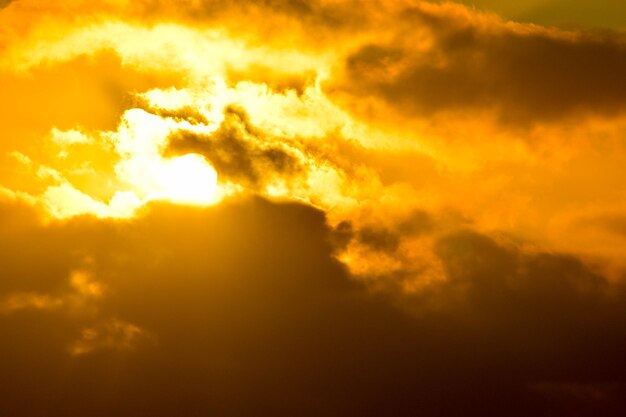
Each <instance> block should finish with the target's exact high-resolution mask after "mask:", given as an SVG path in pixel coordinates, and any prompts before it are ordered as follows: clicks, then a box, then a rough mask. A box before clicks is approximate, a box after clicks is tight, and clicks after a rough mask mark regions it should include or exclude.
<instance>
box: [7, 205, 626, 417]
mask: <svg viewBox="0 0 626 417" xmlns="http://www.w3.org/2000/svg"><path fill="white" fill-rule="evenodd" d="M2 210H3V211H2V220H3V222H4V224H7V225H11V228H12V229H11V228H9V229H6V228H3V229H2V242H3V255H4V256H2V258H1V260H0V264H1V265H2V268H3V270H2V272H3V273H2V276H3V280H2V283H3V286H2V290H1V294H2V295H6V294H10V293H12V292H14V291H15V290H17V289H19V290H20V291H28V290H30V291H35V292H41V293H46V292H49V293H54V291H56V289H57V288H59V287H62V286H63V285H64V284H63V283H64V282H65V280H66V279H67V276H68V274H69V273H70V271H72V270H74V269H76V268H86V269H88V270H89V271H90V273H91V274H92V275H93V278H94V280H97V281H98V282H100V283H102V284H103V285H104V286H106V288H107V293H106V296H105V297H104V298H103V299H101V300H99V301H97V302H98V313H97V315H95V316H94V315H93V314H83V313H80V312H68V311H64V310H62V309H61V310H53V311H33V310H20V311H16V312H13V313H11V314H0V330H1V331H2V334H3V340H5V342H4V343H2V344H1V346H0V370H1V372H2V375H3V381H4V382H3V383H2V384H0V414H2V415H29V416H35V417H36V416H43V415H46V416H61V415H90V416H109V415H116V416H135V415H144V414H150V415H155V416H161V415H162V416H170V415H173V414H176V415H207V414H211V415H250V416H253V415H258V416H266V415H267V416H269V415H272V416H281V415H285V416H286V415H302V416H308V415H310V416H319V415H325V416H333V415H337V416H339V415H342V416H343V415H372V416H380V415H394V416H413V415H417V414H423V415H429V416H437V415H439V416H456V415H465V416H472V415H476V416H485V415H507V416H529V415H532V416H580V415H603V416H618V415H623V412H624V410H625V409H626V403H625V402H624V398H626V397H625V396H624V394H626V377H625V375H626V361H624V358H623V346H624V344H625V343H626V332H625V331H624V329H625V328H626V327H625V324H626V323H625V320H626V319H625V317H626V314H625V313H626V311H625V310H626V292H625V291H624V290H623V289H622V288H621V287H619V286H615V285H609V284H608V283H607V282H606V281H605V280H604V279H603V277H601V276H599V275H597V274H595V273H593V272H591V271H590V270H589V269H587V268H586V267H585V266H584V265H583V264H582V263H581V262H580V261H578V260H577V259H576V258H573V257H569V256H564V255H556V254H546V253H537V254H525V253H522V252H520V251H519V250H517V249H515V248H512V247H506V246H502V245H500V244H498V243H496V242H495V241H494V240H492V239H490V238H489V237H486V236H483V235H479V234H476V233H473V232H459V233H455V234H451V235H447V236H446V237H444V238H441V239H440V240H439V242H438V244H437V253H438V256H439V257H440V258H441V260H442V262H443V263H444V266H445V269H446V271H447V276H448V280H447V282H445V283H442V284H440V285H439V286H438V288H436V289H434V290H432V291H431V292H430V293H424V294H423V295H422V296H412V297H408V296H402V297H398V296H394V297H393V298H390V297H391V295H390V294H389V295H385V294H379V295H376V294H372V293H369V292H368V291H367V290H366V289H365V288H363V287H362V286H361V285H359V284H357V283H356V282H355V281H354V280H352V279H351V278H350V277H349V275H348V274H347V272H346V270H345V269H344V267H343V266H342V265H341V264H339V263H338V262H337V261H335V260H334V257H333V256H332V247H331V240H330V238H331V233H330V230H329V229H328V227H327V226H326V225H325V219H324V216H323V215H322V213H320V212H318V211H316V210H314V209H311V208H308V207H305V206H301V205H296V204H273V203H269V202H267V201H264V200H244V201H239V202H230V203H226V204H223V205H221V206H218V207H213V208H209V209H194V208H183V207H176V206H168V205H155V206H152V207H151V208H150V209H149V210H147V211H146V212H145V213H144V214H143V215H142V216H141V217H140V218H137V219H135V220H124V221H108V220H97V219H92V218H76V219H73V220H70V221H67V222H63V223H53V224H51V225H48V226H43V225H41V224H40V223H39V222H37V221H36V220H35V219H34V216H33V214H32V213H31V214H29V211H28V209H26V208H25V207H21V206H14V205H13V206H12V205H7V204H5V205H3V206H2ZM418 217H423V215H418ZM415 223H417V224H418V225H422V224H424V223H425V222H424V221H421V220H416V221H415ZM426 223H427V222H426ZM10 229H11V230H10ZM11 246H15V248H14V249H12V248H11ZM38 248H42V249H38ZM43 248H47V249H45V250H44V249H43ZM20 251H23V253H24V255H22V256H21V258H20V257H19V256H18V254H19V253H20ZM16 271H17V272H19V274H16ZM433 299H436V300H438V301H439V304H440V308H438V309H425V308H422V307H423V306H424V305H426V304H428V303H432V300H433ZM394 305H395V306H396V307H394ZM400 306H401V308H400ZM137 335H141V337H138V336H137ZM71 348H72V349H74V350H72V349H71ZM71 352H75V353H80V354H78V355H77V356H72V355H71V354H70V353H71Z"/></svg>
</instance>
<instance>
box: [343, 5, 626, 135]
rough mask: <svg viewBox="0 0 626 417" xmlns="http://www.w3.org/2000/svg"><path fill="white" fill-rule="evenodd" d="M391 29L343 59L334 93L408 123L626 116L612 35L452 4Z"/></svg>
mask: <svg viewBox="0 0 626 417" xmlns="http://www.w3.org/2000/svg"><path fill="white" fill-rule="evenodd" d="M396 22H397V23H396V26H397V27H398V28H399V29H397V35H396V36H395V37H393V38H392V39H391V40H390V41H377V42H370V43H368V44H366V45H363V46H361V47H359V48H357V50H356V51H355V52H354V53H353V54H352V55H350V56H349V57H347V59H346V60H345V79H344V81H343V82H344V83H345V84H343V85H342V84H341V83H339V84H337V86H336V88H338V89H339V90H344V91H348V92H349V94H350V95H354V96H356V97H359V98H361V99H362V98H368V97H375V98H378V99H381V100H382V101H383V102H385V103H387V104H388V105H389V106H390V107H392V108H393V109H395V110H396V111H397V112H399V113H401V114H403V115H405V116H420V117H429V116H432V115H433V114H437V113H440V112H445V111H461V112H469V113H475V112H480V111H484V110H495V111H496V114H497V116H498V118H499V119H500V120H501V121H503V122H505V123H513V124H515V125H532V124H534V123H536V122H545V121H554V120H558V119H562V118H567V117H572V116H578V115H586V114H601V115H615V114H617V113H620V112H622V111H623V110H624V107H625V104H626V102H625V101H624V96H625V93H626V91H625V88H626V87H624V83H623V82H621V78H622V74H623V73H624V71H625V70H626V39H625V38H624V36H623V35H622V34H620V33H618V32H604V33H593V32H559V31H557V30H551V29H545V28H541V27H536V26H526V27H522V26H520V25H518V26H516V25H514V24H512V23H505V22H504V21H500V20H497V19H496V18H494V17H492V16H485V15H482V14H479V13H476V12H472V11H469V10H467V9H464V8H463V7H462V6H452V5H447V6H438V7H434V6H426V5H417V6H415V7H410V8H407V9H406V10H404V12H403V13H402V14H401V15H400V16H396ZM409 27H413V28H415V30H412V31H411V30H408V29H405V28H409ZM357 100H358V99H357Z"/></svg>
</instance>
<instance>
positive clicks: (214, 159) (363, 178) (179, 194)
mask: <svg viewBox="0 0 626 417" xmlns="http://www.w3.org/2000/svg"><path fill="white" fill-rule="evenodd" d="M20 3H21V2H16V3H15V4H13V5H11V6H10V7H8V8H6V9H4V10H3V11H2V12H0V20H1V21H2V22H4V23H5V28H4V30H3V33H2V35H1V36H2V42H3V47H2V49H1V52H0V89H1V90H2V91H3V97H5V98H7V99H5V100H2V101H1V102H0V114H1V116H0V117H1V123H2V126H3V128H4V130H3V132H2V140H1V141H0V151H1V152H2V155H1V156H0V158H2V162H3V163H2V168H0V185H2V187H3V190H4V193H5V194H7V193H8V194H13V195H15V196H17V197H18V198H22V199H26V200H28V201H30V202H36V203H35V204H38V205H40V206H41V207H43V208H44V211H45V212H46V213H47V214H48V215H51V216H52V217H56V218H61V219H64V218H68V217H73V216H76V215H82V214H93V215H95V216H98V217H105V218H106V217H118V218H119V217H122V218H125V217H132V216H134V215H135V213H136V211H137V209H138V208H140V207H142V206H143V205H145V204H146V203H147V202H150V201H154V200H168V201H173V202H176V203H180V204H194V205H200V206H203V205H212V204H216V203H218V202H219V201H221V200H222V199H224V198H227V197H229V196H232V195H240V194H242V193H256V194H260V195H263V196H266V197H269V198H274V199H279V200H293V201H299V202H304V203H306V204H310V205H313V206H315V207H318V208H320V209H322V210H324V211H325V212H326V213H327V215H328V218H329V222H330V223H331V224H332V225H333V226H336V225H338V224H340V223H341V222H350V223H351V224H352V225H353V227H355V228H356V229H359V228H363V227H369V226H371V225H377V226H378V227H380V228H387V229H389V230H395V229H394V228H395V227H396V226H397V225H398V224H401V223H402V222H403V221H404V220H403V219H405V218H406V217H407V216H410V215H411V213H413V212H415V211H416V210H425V211H427V212H429V213H431V216H432V217H433V218H435V219H437V222H438V226H437V227H436V228H434V229H433V230H431V231H429V234H427V235H416V236H412V237H403V238H402V239H400V240H401V241H400V242H399V244H398V249H397V251H395V252H393V253H384V252H383V251H380V250H377V249H372V248H370V247H367V246H364V245H362V244H360V243H358V242H352V244H351V245H350V246H348V248H347V249H346V252H345V253H344V254H343V255H342V259H344V260H345V261H346V262H347V263H348V264H352V265H353V267H354V271H355V272H357V273H361V274H362V275H367V274H368V273H370V274H372V273H374V272H375V273H374V275H377V274H378V272H376V271H377V270H378V269H380V268H383V269H386V270H393V269H394V268H397V269H406V268H405V267H406V264H407V263H408V264H411V265H412V269H413V270H414V271H420V272H419V274H418V273H417V272H415V274H414V275H415V276H417V275H419V276H420V277H421V278H420V279H422V280H423V279H424V278H423V277H424V276H429V278H428V280H437V279H441V277H442V276H443V272H442V271H441V266H440V265H439V264H438V262H437V261H436V259H435V257H434V256H433V254H432V250H431V246H432V242H433V241H434V239H435V237H436V236H439V235H443V234H445V233H447V232H449V231H451V230H455V229H458V228H463V227H471V228H475V229H477V230H480V231H483V232H488V233H491V234H493V235H495V236H499V238H500V239H503V240H506V241H508V242H515V244H519V245H522V246H524V247H527V248H529V250H531V249H532V248H541V249H546V248H547V249H549V250H555V251H568V252H574V253H577V254H582V255H585V256H589V257H590V258H593V259H605V260H606V259H609V260H610V261H611V262H612V263H613V264H619V263H621V262H622V254H623V249H624V248H625V246H626V241H625V239H626V237H625V235H624V233H623V228H621V229H620V228H619V227H613V226H612V225H615V224H619V222H620V221H622V220H620V219H622V217H621V216H623V214H622V213H624V208H623V207H622V203H620V202H621V201H623V198H624V190H623V187H621V185H620V184H622V183H623V179H624V172H623V169H622V167H623V164H624V162H625V161H626V153H625V151H624V150H625V144H624V140H623V138H622V132H623V131H624V128H625V127H626V126H625V123H626V122H625V121H624V118H623V117H622V116H621V115H619V114H617V113H613V114H607V115H604V116H588V115H585V116H584V117H578V116H577V115H574V116H571V117H566V118H563V119H554V120H546V121H542V120H540V121H539V122H537V123H533V124H532V126H530V127H524V128H520V127H519V126H517V125H507V124H506V123H503V122H502V120H501V119H502V117H501V115H499V114H498V113H497V112H496V110H497V109H496V110H494V108H492V107H489V106H487V107H484V106H483V107H481V106H479V105H477V106H476V108H470V109H466V108H460V107H459V106H456V104H455V105H451V106H450V108H443V109H442V110H440V111H437V112H434V113H432V114H428V115H426V116H420V115H417V116H412V115H411V114H410V113H408V114H405V113H400V115H399V113H398V112H397V111H394V110H390V108H389V107H390V105H389V103H387V104H385V103H382V102H381V101H382V100H380V99H377V98H376V97H379V96H377V95H376V94H378V90H376V89H374V87H371V88H372V91H371V92H370V93H369V95H366V96H364V97H359V96H358V95H354V96H350V97H351V98H350V99H349V100H347V101H346V100H344V98H345V94H346V92H345V91H343V92H337V89H338V88H339V87H337V85H338V84H337V83H339V84H341V83H343V84H349V83H352V82H355V83H357V82H361V81H363V79H366V81H367V82H370V81H371V80H372V79H375V80H377V82H378V81H380V80H382V81H384V82H385V83H387V84H383V85H382V87H380V88H385V86H386V85H389V84H390V83H392V82H394V80H396V79H397V78H398V77H403V76H404V75H403V74H404V73H405V72H406V71H409V70H411V65H413V64H411V62H409V61H406V60H405V61H403V60H402V59H400V60H397V59H396V58H394V55H393V54H391V55H390V54H387V55H385V54H383V55H382V58H381V57H379V56H375V55H374V56H373V57H370V56H369V55H367V56H365V55H364V57H365V58H367V59H372V60H374V61H373V62H374V63H379V61H380V59H382V61H380V62H383V63H384V68H383V71H382V72H381V71H379V70H378V69H376V68H373V67H372V68H370V67H368V66H364V67H363V66H355V67H354V68H362V69H363V71H366V72H364V75H363V77H364V78H363V79H356V78H355V79H352V80H346V79H345V77H347V76H349V75H350V72H349V71H343V70H341V65H340V63H341V62H342V60H348V62H350V59H353V60H354V59H356V58H354V57H352V58H346V57H345V56H343V55H344V54H349V53H352V52H354V51H355V50H356V49H357V46H358V43H359V42H363V41H364V39H368V42H369V41H370V40H371V39H372V33H375V28H376V26H375V25H374V29H371V28H370V29H368V30H369V32H368V34H367V35H363V36H361V35H359V34H356V35H355V37H354V38H350V39H348V38H346V39H344V36H346V35H345V34H344V33H343V32H342V35H341V37H338V38H337V47H336V48H326V50H320V49H318V48H315V47H310V48H309V47H303V48H302V49H296V48H293V47H285V46H284V45H283V46H280V45H277V44H275V42H274V40H273V41H272V42H267V43H266V42H264V40H263V39H254V38H253V37H251V35H250V33H246V34H245V36H243V35H242V36H241V37H237V36H235V35H233V33H232V28H226V29H228V30H226V29H225V28H221V27H216V28H215V27H214V28H207V27H197V26H191V25H184V24H183V23H181V22H180V21H179V22H176V19H172V21H167V22H160V23H155V24H151V25H142V24H138V23H136V22H133V21H132V20H131V21H124V20H123V18H121V17H120V16H116V17H114V18H113V17H108V18H106V19H105V18H104V17H103V16H108V15H107V14H106V13H105V14H97V16H96V15H90V14H89V13H85V15H84V17H82V18H78V17H77V18H76V19H73V20H72V19H70V20H69V21H68V20H67V16H66V15H65V14H63V13H65V12H63V13H61V12H59V13H60V15H61V16H62V18H60V19H58V20H55V18H54V15H49V16H47V17H42V16H41V13H40V10H39V9H37V8H36V7H34V6H33V4H32V3H29V2H25V3H24V4H20ZM78 3H80V2H78ZM81 4H82V3H81ZM66 6H67V9H66V11H67V10H70V9H71V8H72V7H73V6H72V5H71V4H69V3H68V5H67V4H66ZM114 6H115V5H114ZM114 6H111V7H113V9H111V10H114V8H115V7H114ZM41 7H44V6H41ZM424 10H426V12H424V13H432V14H433V15H434V16H436V17H437V18H441V19H444V18H445V19H448V18H450V16H453V17H452V18H450V19H457V20H461V21H463V22H465V21H471V22H473V23H472V24H475V25H479V26H480V27H481V28H488V29H486V33H488V34H489V36H494V34H498V33H500V32H506V31H509V32H510V33H509V32H506V33H509V34H513V35H511V36H521V37H522V38H521V39H523V40H525V39H526V38H525V37H526V36H527V35H528V34H531V35H532V36H548V38H549V39H550V42H557V41H558V42H561V41H563V42H575V39H576V36H574V35H572V33H570V32H567V33H566V32H559V31H556V30H555V29H550V30H548V29H542V28H538V27H535V26H523V25H513V24H509V23H503V22H501V21H500V20H499V19H498V18H497V17H495V16H493V15H480V14H476V12H471V11H468V10H466V9H460V8H458V7H456V6H452V5H445V6H442V7H439V6H424ZM29 16H38V19H33V20H32V21H28V17H29ZM373 16H374V15H373ZM379 18H380V16H374V17H372V19H374V20H376V19H379ZM455 21H456V20H455ZM476 22H478V23H476ZM400 26H401V27H404V26H403V25H400ZM406 27H407V28H408V26H406ZM432 30H433V29H432V28H431V29H429V30H424V31H423V33H421V32H420V31H418V32H419V33H417V34H415V37H414V38H406V39H405V38H402V36H404V35H403V34H406V33H409V32H407V31H406V30H404V29H402V30H400V32H399V33H396V34H394V35H389V34H388V33H387V32H385V34H384V36H383V35H381V37H380V42H381V43H382V44H385V43H387V42H391V41H393V40H394V39H395V40H397V42H396V43H395V45H396V46H398V48H400V49H402V48H408V47H410V48H412V49H411V51H410V54H413V55H410V56H411V57H413V58H414V55H416V56H422V55H423V56H424V59H428V60H433V61H432V62H431V64H432V65H434V68H446V66H450V65H452V63H451V62H452V61H451V60H452V59H455V56H454V55H453V54H450V56H446V55H442V54H443V53H442V54H440V55H437V54H434V55H433V51H434V50H435V49H436V48H437V42H440V43H441V42H444V41H442V40H441V39H439V38H438V37H437V36H434V35H433V34H432V33H431V32H432ZM18 35H19V36H18ZM364 36H365V38H364ZM529 36H530V35H529ZM411 39H412V40H414V41H415V42H412V41H411ZM442 39H443V38H442ZM300 40H301V41H303V42H304V39H300ZM444 40H445V42H448V40H447V38H445V39H444ZM290 42H293V40H291V41H290ZM446 45H447V44H446ZM453 45H455V44H453ZM567 45H570V44H569V43H568V44H567ZM572 45H573V43H572ZM370 52H371V51H370ZM374 52H376V51H374ZM368 53H369V52H368ZM376 53H382V52H380V51H378V52H376ZM393 53H396V52H393ZM397 53H399V52H397ZM420 54H422V55H420ZM438 56H439V58H440V59H439V58H437V57H438ZM361 58H363V57H361ZM365 58H364V59H365ZM429 62H430V61H429ZM370 64H371V63H369V64H368V65H370ZM359 65H360V64H359ZM429 65H430V64H429ZM409 75H410V74H409ZM372 82H373V81H372ZM364 88H365V87H364ZM367 88H370V86H367ZM376 88H379V87H376ZM329 91H330V92H329ZM396 93H397V92H396ZM349 94H350V93H348V95H349ZM381 94H382V93H381ZM342 95H343V96H342ZM469 97H470V98H472V99H473V96H469ZM355 103H356V104H355ZM397 103H399V102H398V101H392V106H393V105H396V104H397ZM444 104H445V103H444ZM453 104H454V103H453ZM479 104H480V103H479ZM455 106H456V107H455ZM232 109H239V110H232ZM411 111H412V110H411ZM511 126H512V127H511ZM173 137H180V138H182V139H180V140H181V142H180V143H177V144H176V145H175V146H174V145H173V144H172V138H173ZM607 219H608V220H607ZM375 270H376V271H375ZM425 271H430V272H425ZM409 281H410V280H409ZM407 286H408V287H411V288H417V287H419V285H418V284H416V283H415V282H412V281H411V282H409V283H407Z"/></svg>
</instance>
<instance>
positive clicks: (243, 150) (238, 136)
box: [166, 107, 303, 189]
mask: <svg viewBox="0 0 626 417" xmlns="http://www.w3.org/2000/svg"><path fill="white" fill-rule="evenodd" d="M293 152H294V151H293V150H291V149H289V147H288V146H286V144H285V145H283V144H281V143H280V141H278V140H276V139H272V138H268V137H266V134H265V133H263V132H261V131H259V130H258V129H255V128H254V127H253V126H252V125H251V124H250V121H249V117H248V115H247V114H246V113H245V111H243V110H241V109H236V108H233V107H228V108H226V109H225V110H224V120H223V121H222V123H221V125H220V127H219V128H218V129H217V130H215V131H214V132H212V133H210V134H207V135H200V134H196V133H194V132H185V131H177V132H175V133H174V134H172V135H170V137H169V139H168V148H167V151H166V155H167V154H174V155H176V154H185V153H197V154H200V155H203V156H204V157H205V158H206V159H207V160H208V162H209V163H210V164H211V165H212V166H213V167H214V168H215V169H216V170H217V171H218V172H219V173H220V175H221V176H222V177H223V178H224V179H225V180H227V181H233V182H235V183H237V184H240V185H244V186H248V187H252V188H256V189H258V185H259V183H261V184H262V185H266V184H267V183H268V182H270V180H271V179H273V178H276V177H279V178H281V179H290V178H292V177H294V176H296V175H297V174H299V173H300V172H301V171H302V169H303V168H302V167H301V166H300V165H301V163H300V161H299V158H298V157H297V156H294V155H292V153H293Z"/></svg>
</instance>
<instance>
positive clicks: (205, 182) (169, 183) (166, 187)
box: [148, 154, 219, 205]
mask: <svg viewBox="0 0 626 417" xmlns="http://www.w3.org/2000/svg"><path fill="white" fill-rule="evenodd" d="M154 172H155V174H154V175H155V178H154V179H153V180H154V183H155V186H154V191H151V192H150V193H149V194H148V200H160V199H163V200H169V201H172V202H174V203H182V204H195V205H206V204H213V203H215V202H216V201H218V198H219V195H218V191H217V173H216V172H215V169H213V167H211V166H210V165H208V164H207V162H206V160H205V159H204V158H202V157H201V156H200V155H196V154H188V155H184V156H179V157H176V158H172V159H171V160H165V161H162V162H160V163H159V164H158V165H157V166H156V167H155V169H154ZM151 182H152V181H151Z"/></svg>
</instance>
